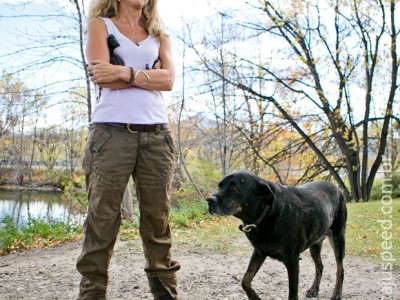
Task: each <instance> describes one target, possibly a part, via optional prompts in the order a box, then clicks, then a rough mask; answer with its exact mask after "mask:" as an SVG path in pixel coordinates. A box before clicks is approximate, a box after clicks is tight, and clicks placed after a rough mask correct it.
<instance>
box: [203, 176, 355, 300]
mask: <svg viewBox="0 0 400 300" xmlns="http://www.w3.org/2000/svg"><path fill="white" fill-rule="evenodd" d="M218 188H219V189H218V192H217V193H215V194H214V195H212V196H211V197H210V198H208V199H207V202H208V207H209V212H210V213H212V214H219V215H234V216H235V217H237V218H239V219H240V220H242V222H243V225H240V226H239V229H240V230H242V231H244V232H245V233H246V236H247V238H248V239H249V240H250V242H251V244H252V245H253V247H254V252H253V255H252V257H251V259H250V263H249V266H248V268H247V271H246V274H245V275H244V278H243V281H242V287H243V289H244V290H245V292H246V294H247V297H248V298H249V299H251V300H254V299H260V297H258V295H257V293H256V292H255V291H254V289H253V288H252V287H251V282H252V280H253V278H254V276H255V275H256V273H257V272H258V270H259V269H260V267H261V265H262V264H263V263H264V261H265V259H266V257H267V256H269V257H271V258H274V259H277V260H279V261H281V262H283V263H284V264H285V266H286V269H287V272H288V276H289V299H290V300H295V299H298V282H299V256H300V253H302V252H303V251H305V250H306V249H308V248H310V253H311V257H312V259H313V261H314V263H315V271H316V274H315V279H314V283H313V285H312V286H311V288H310V289H309V290H308V291H307V294H306V296H307V297H308V298H312V297H317V295H318V291H319V284H320V280H321V276H322V269H323V265H322V262H321V247H322V242H323V240H324V239H325V237H326V236H328V237H329V240H330V242H331V245H332V247H333V249H334V252H335V257H336V265H337V272H336V285H335V290H334V292H333V295H332V298H331V299H335V300H336V299H341V296H342V285H343V278H344V270H343V258H344V255H345V229H346V219H347V210H346V202H345V200H344V197H343V194H342V193H341V192H340V190H339V189H338V188H337V187H336V186H335V185H333V184H331V183H329V182H327V181H317V182H310V183H307V184H304V185H302V186H298V187H294V186H284V185H279V184H275V183H273V182H270V181H266V180H263V179H261V178H259V177H257V176H256V175H254V174H252V173H249V172H235V173H232V174H230V175H227V176H226V177H225V178H224V179H223V180H222V181H221V182H220V183H219V184H218Z"/></svg>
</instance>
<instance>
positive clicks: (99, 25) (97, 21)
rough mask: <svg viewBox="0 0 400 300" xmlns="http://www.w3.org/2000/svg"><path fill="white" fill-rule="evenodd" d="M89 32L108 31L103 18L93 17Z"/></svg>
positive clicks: (89, 24)
mask: <svg viewBox="0 0 400 300" xmlns="http://www.w3.org/2000/svg"><path fill="white" fill-rule="evenodd" d="M88 32H96V33H102V32H104V33H107V27H106V23H105V22H104V20H102V19H101V18H97V17H96V18H91V19H90V20H89V22H88Z"/></svg>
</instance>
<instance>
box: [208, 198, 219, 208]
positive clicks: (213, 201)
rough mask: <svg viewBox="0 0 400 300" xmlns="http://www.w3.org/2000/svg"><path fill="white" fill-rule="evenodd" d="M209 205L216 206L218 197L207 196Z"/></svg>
mask: <svg viewBox="0 0 400 300" xmlns="http://www.w3.org/2000/svg"><path fill="white" fill-rule="evenodd" d="M207 202H208V205H211V206H215V205H217V203H218V199H217V197H215V196H211V197H209V198H207Z"/></svg>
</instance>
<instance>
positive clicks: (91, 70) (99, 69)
mask: <svg viewBox="0 0 400 300" xmlns="http://www.w3.org/2000/svg"><path fill="white" fill-rule="evenodd" d="M87 70H88V74H89V77H90V80H91V81H92V82H93V83H95V84H99V83H109V82H113V81H117V80H119V79H120V73H121V66H116V65H112V64H110V63H107V62H104V61H100V60H94V61H91V62H90V66H89V67H88V69H87Z"/></svg>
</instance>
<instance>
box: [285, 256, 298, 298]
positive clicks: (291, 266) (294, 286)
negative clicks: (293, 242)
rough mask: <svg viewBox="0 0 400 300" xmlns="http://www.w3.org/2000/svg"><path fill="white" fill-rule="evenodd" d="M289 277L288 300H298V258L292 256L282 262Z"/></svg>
mask: <svg viewBox="0 0 400 300" xmlns="http://www.w3.org/2000/svg"><path fill="white" fill-rule="evenodd" d="M284 264H285V266H286V269H287V272H288V276H289V298H288V299H289V300H298V299H299V296H298V289H299V256H298V255H293V256H292V257H290V258H288V260H286V261H285V262H284Z"/></svg>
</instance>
